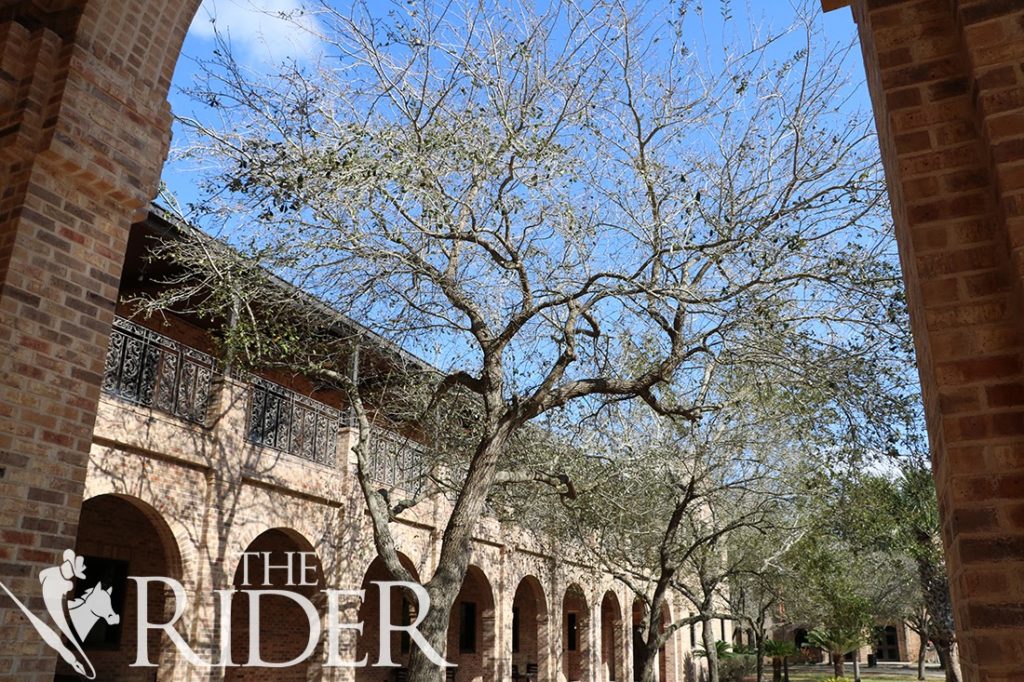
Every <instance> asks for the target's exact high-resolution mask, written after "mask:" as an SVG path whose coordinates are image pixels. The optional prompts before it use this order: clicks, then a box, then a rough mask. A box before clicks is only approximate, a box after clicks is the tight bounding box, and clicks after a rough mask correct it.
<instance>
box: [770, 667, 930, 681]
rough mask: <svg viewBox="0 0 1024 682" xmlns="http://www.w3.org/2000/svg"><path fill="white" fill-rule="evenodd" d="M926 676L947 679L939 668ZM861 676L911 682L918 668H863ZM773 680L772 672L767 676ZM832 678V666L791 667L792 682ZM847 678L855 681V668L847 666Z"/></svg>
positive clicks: (915, 677)
mask: <svg viewBox="0 0 1024 682" xmlns="http://www.w3.org/2000/svg"><path fill="white" fill-rule="evenodd" d="M925 675H926V677H927V679H928V680H942V679H945V673H943V672H942V671H941V670H939V669H938V667H937V666H928V669H927V671H926V672H925ZM860 676H861V678H862V679H864V680H871V682H910V681H911V680H916V679H917V666H912V665H905V664H889V665H880V666H878V667H876V668H868V667H866V666H862V667H861V671H860ZM766 677H767V678H768V679H771V671H770V670H769V671H768V674H767V676H766ZM830 677H832V666H824V665H817V666H790V668H789V680H790V682H821V680H827V679H829V678H830ZM846 677H847V679H849V680H853V666H852V665H851V664H849V663H847V664H846Z"/></svg>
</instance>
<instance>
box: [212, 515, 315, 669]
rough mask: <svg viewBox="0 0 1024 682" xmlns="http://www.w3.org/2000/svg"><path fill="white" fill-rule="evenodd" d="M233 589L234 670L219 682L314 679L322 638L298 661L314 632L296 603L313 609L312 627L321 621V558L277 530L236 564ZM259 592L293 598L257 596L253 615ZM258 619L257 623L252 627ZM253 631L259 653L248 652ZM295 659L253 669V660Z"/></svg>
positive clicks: (296, 537) (293, 535)
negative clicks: (277, 665) (314, 613)
mask: <svg viewBox="0 0 1024 682" xmlns="http://www.w3.org/2000/svg"><path fill="white" fill-rule="evenodd" d="M234 586H235V589H236V590H238V591H237V592H236V593H235V595H234V597H232V599H231V660H232V661H234V663H236V664H237V665H238V667H234V668H228V669H227V671H226V673H225V676H224V679H225V680H229V681H231V682H257V681H258V682H263V681H264V680H274V681H275V682H276V681H278V680H280V681H281V682H285V681H289V682H292V681H294V682H305V681H306V680H307V679H314V678H316V676H317V672H318V670H319V666H320V660H321V651H322V647H323V644H322V641H323V638H322V637H318V638H316V641H315V644H314V646H313V649H312V651H310V652H309V653H308V654H307V655H306V656H304V657H303V653H304V652H306V650H307V647H308V645H309V642H310V635H311V634H316V633H311V632H310V630H311V627H310V622H309V619H310V616H309V614H307V613H306V611H305V610H304V608H303V606H302V605H301V604H302V602H303V600H306V601H308V602H309V603H310V604H312V606H313V608H314V610H315V611H316V619H317V622H322V617H323V608H324V603H323V593H322V592H321V591H320V590H322V589H323V586H324V576H323V569H322V567H321V566H320V559H319V557H317V556H316V553H315V552H314V551H313V547H312V546H311V545H310V544H309V543H308V542H307V541H306V540H305V538H303V537H302V536H301V535H299V534H298V533H296V532H294V531H291V530H287V529H282V528H274V529H271V530H268V531H265V532H263V533H261V534H260V535H259V536H257V538H256V539H255V540H253V541H252V542H251V543H250V544H249V546H248V547H247V548H246V550H245V553H244V554H243V555H242V558H241V559H239V561H238V567H237V568H236V570H235V579H234ZM260 590H281V591H285V592H293V593H295V595H296V598H295V599H292V598H289V597H284V596H281V595H276V594H269V595H260V596H259V597H258V601H257V602H256V604H257V608H258V613H251V607H250V602H251V600H252V599H253V598H255V597H254V595H255V594H257V593H258V591H260ZM257 618H258V622H255V623H254V622H251V621H252V620H256V619H257ZM253 628H258V631H257V632H258V637H259V640H258V648H259V651H250V643H251V642H252V639H251V636H252V634H254V633H251V632H250V631H251V630H252V629H253ZM257 657H258V658H257ZM300 657H301V660H297V661H296V662H295V664H294V665H290V666H287V667H281V668H266V667H260V666H259V665H258V664H255V662H256V661H257V660H259V661H266V662H272V663H285V662H288V661H292V660H295V659H297V658H300ZM247 662H253V663H254V665H246V663H247Z"/></svg>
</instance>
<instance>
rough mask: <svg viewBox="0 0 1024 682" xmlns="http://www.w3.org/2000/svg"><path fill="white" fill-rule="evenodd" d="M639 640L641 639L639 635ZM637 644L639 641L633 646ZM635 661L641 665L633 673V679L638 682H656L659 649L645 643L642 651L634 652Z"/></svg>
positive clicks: (635, 641)
mask: <svg viewBox="0 0 1024 682" xmlns="http://www.w3.org/2000/svg"><path fill="white" fill-rule="evenodd" d="M637 639H639V635H638V636H637ZM636 644H637V640H636V639H635V640H633V645H634V646H636ZM633 659H634V660H635V661H638V662H639V664H640V667H639V669H637V670H635V671H633V679H634V680H637V681H638V682H655V680H656V679H657V677H658V675H657V673H658V648H657V647H654V646H649V645H648V644H647V643H646V642H644V643H643V645H642V646H641V648H640V651H639V652H634V655H633ZM661 682H665V681H664V680H662V681H661Z"/></svg>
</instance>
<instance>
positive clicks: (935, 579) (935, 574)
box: [916, 532, 963, 682]
mask: <svg viewBox="0 0 1024 682" xmlns="http://www.w3.org/2000/svg"><path fill="white" fill-rule="evenodd" d="M916 541H917V543H918V545H919V546H920V547H921V550H920V551H919V552H918V553H917V554H918V556H917V557H916V560H917V572H918V577H919V579H920V581H921V590H922V592H923V593H924V602H925V608H926V609H927V610H928V614H929V615H930V616H931V621H930V628H929V632H928V634H929V636H930V637H931V640H932V642H934V643H935V650H936V652H937V653H938V654H939V662H940V663H941V664H942V667H943V669H944V670H945V671H946V680H947V682H960V680H961V679H963V678H962V675H961V673H960V656H959V654H958V652H957V651H956V631H955V629H954V624H953V602H952V599H951V598H950V596H949V577H948V576H947V575H946V568H945V566H944V565H943V564H942V557H941V555H940V554H938V553H937V552H935V551H932V550H933V548H932V545H933V544H934V543H933V541H932V538H931V536H929V535H928V534H927V533H924V532H920V533H918V534H917V536H916Z"/></svg>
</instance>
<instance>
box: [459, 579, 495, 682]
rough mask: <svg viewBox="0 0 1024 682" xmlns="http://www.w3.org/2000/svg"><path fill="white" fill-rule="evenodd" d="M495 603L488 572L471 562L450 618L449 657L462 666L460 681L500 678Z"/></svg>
mask: <svg viewBox="0 0 1024 682" xmlns="http://www.w3.org/2000/svg"><path fill="white" fill-rule="evenodd" d="M494 604H495V602H494V590H493V589H492V588H491V581H490V580H488V578H487V574H486V573H484V571H483V569H481V568H480V567H479V566H477V565H475V564H470V566H469V568H468V569H467V570H466V577H465V578H463V579H462V589H460V590H459V594H458V596H457V597H456V598H455V603H454V604H453V605H452V612H451V616H450V618H449V621H448V655H447V660H449V661H451V662H452V663H455V664H457V665H458V666H459V667H458V671H459V672H458V673H457V677H458V679H459V682H462V681H463V680H465V681H466V682H489V681H490V680H496V679H498V672H497V669H498V656H497V629H496V626H497V622H496V618H495V608H494Z"/></svg>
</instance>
